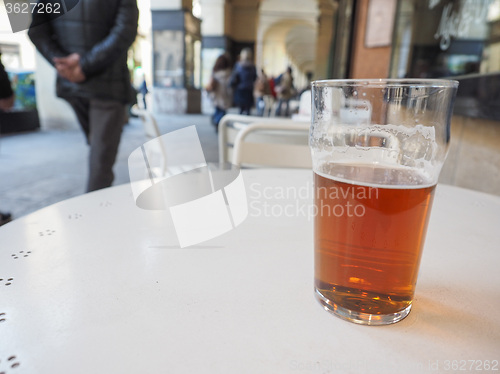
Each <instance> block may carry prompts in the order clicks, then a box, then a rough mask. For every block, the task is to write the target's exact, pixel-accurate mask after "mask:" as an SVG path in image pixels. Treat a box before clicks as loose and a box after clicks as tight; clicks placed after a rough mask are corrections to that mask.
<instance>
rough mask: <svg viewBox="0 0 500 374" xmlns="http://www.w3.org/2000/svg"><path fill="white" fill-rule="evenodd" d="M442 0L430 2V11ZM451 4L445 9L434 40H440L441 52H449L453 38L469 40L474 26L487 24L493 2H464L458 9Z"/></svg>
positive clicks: (482, 0) (463, 0) (465, 0)
mask: <svg viewBox="0 0 500 374" xmlns="http://www.w3.org/2000/svg"><path fill="white" fill-rule="evenodd" d="M439 3H440V0H429V9H432V8H434V7H436V6H437V5H438V4H439ZM453 3H454V2H449V3H448V4H446V5H445V7H444V8H443V13H442V15H441V21H440V23H439V27H438V29H437V32H436V33H435V34H434V38H436V39H439V40H440V41H439V46H440V47H441V50H443V51H444V50H447V49H448V47H449V46H450V43H451V38H452V37H455V38H467V37H468V36H469V32H470V29H471V27H472V26H473V25H474V24H482V23H485V22H486V20H487V16H488V9H489V6H490V5H491V3H492V0H480V1H478V0H462V1H461V2H460V7H459V8H458V9H453Z"/></svg>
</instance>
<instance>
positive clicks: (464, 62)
mask: <svg viewBox="0 0 500 374" xmlns="http://www.w3.org/2000/svg"><path fill="white" fill-rule="evenodd" d="M393 47H394V48H393V51H392V63H391V71H390V75H391V77H398V78H403V77H408V78H440V77H450V76H458V75H467V74H474V73H491V72H499V71H500V0H401V1H399V2H398V10H397V13H396V24H395V31H394V42H393Z"/></svg>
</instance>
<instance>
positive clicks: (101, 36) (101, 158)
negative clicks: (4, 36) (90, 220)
mask: <svg viewBox="0 0 500 374" xmlns="http://www.w3.org/2000/svg"><path fill="white" fill-rule="evenodd" d="M39 1H45V2H46V1H47V0H39ZM52 2H57V1H52ZM138 14H139V12H138V9H137V3H136V0H106V1H102V0H81V1H80V2H79V3H78V5H76V6H75V7H74V8H73V9H72V10H70V11H69V12H68V13H66V14H64V15H62V16H60V17H58V18H54V17H53V15H51V14H48V13H36V12H35V13H34V14H33V21H32V26H31V27H30V30H29V32H28V35H29V37H30V38H31V40H32V42H33V43H34V44H35V46H36V48H37V49H38V51H39V52H40V53H41V54H42V55H43V56H44V57H45V58H46V59H47V61H49V63H51V64H52V65H53V66H54V67H55V68H56V69H57V73H58V77H57V83H56V92H57V95H58V96H59V97H61V98H63V99H65V100H66V101H67V102H68V103H69V104H70V105H71V106H72V107H73V110H74V111H75V113H76V116H77V118H78V121H79V122H80V125H81V128H82V130H83V132H84V134H85V136H86V138H87V143H88V144H89V145H90V154H89V178H88V184H87V191H94V190H97V189H100V188H104V187H109V186H111V183H112V182H113V178H114V175H113V165H114V162H115V159H116V154H117V152H118V146H119V143H120V137H121V132H122V127H123V125H124V124H125V121H126V105H127V103H128V102H129V101H130V98H131V90H132V86H131V84H130V76H129V71H128V67H127V51H128V49H129V47H130V46H131V44H132V43H133V42H134V40H135V37H136V35H137V21H138ZM35 25H36V26H35Z"/></svg>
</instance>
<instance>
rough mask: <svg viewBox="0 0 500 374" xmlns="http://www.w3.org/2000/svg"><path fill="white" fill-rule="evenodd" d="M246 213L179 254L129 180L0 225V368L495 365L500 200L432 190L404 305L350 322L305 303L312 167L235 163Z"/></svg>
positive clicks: (408, 369) (163, 214)
mask: <svg viewBox="0 0 500 374" xmlns="http://www.w3.org/2000/svg"><path fill="white" fill-rule="evenodd" d="M243 178H244V181H245V186H246V192H247V196H248V202H249V215H248V217H247V219H246V220H245V221H244V222H243V223H242V224H241V225H239V226H238V227H236V228H235V229H234V230H232V231H230V232H228V233H226V234H224V235H222V236H219V237H217V238H215V239H212V240H210V241H208V242H205V243H202V244H198V245H195V246H192V247H187V248H182V249H181V248H180V247H179V245H178V241H177V238H176V234H175V231H174V229H173V225H172V219H171V218H170V215H169V213H168V211H147V210H142V209H139V208H138V207H137V206H136V205H135V202H134V199H133V197H132V193H131V189H130V186H129V185H123V186H118V187H113V188H109V189H105V190H101V191H98V192H94V193H90V194H86V195H82V196H80V197H76V198H73V199H70V200H67V201H64V202H61V203H58V204H55V205H53V206H50V207H47V208H44V209H42V210H40V211H38V212H35V213H33V214H30V215H28V216H26V217H23V218H20V219H17V220H15V221H13V222H11V223H9V224H7V225H5V226H3V227H1V228H0V279H1V280H0V373H2V372H4V373H6V374H11V373H14V374H15V373H19V374H21V373H40V374H45V373H47V374H48V373H50V374H54V373H61V374H68V373H71V374H79V373H81V374H92V373H120V374H125V373H148V374H153V373H273V374H275V373H384V374H386V373H396V372H398V373H399V372H405V373H435V372H453V371H455V372H458V371H461V372H464V371H465V372H474V371H479V370H480V369H482V370H481V371H482V372H485V371H499V370H500V366H499V365H500V363H499V361H500V317H499V314H498V311H499V310H500V269H499V265H500V250H499V249H500V225H499V224H500V197H497V196H492V195H487V194H484V193H479V192H474V191H470V190H465V189H461V188H456V187H450V186H446V185H439V186H438V188H437V191H436V196H435V200H434V206H433V211H432V215H431V221H430V224H429V231H428V235H427V240H426V245H425V250H424V254H423V259H422V263H421V267H420V275H419V281H418V285H417V292H416V298H415V301H414V305H413V310H412V311H411V313H410V315H409V316H408V317H407V318H406V319H404V320H403V321H401V322H399V323H397V324H394V325H389V326H383V327H372V326H358V325H355V324H353V323H349V322H346V321H343V320H341V319H339V318H336V317H335V316H333V315H331V314H329V313H327V312H326V311H325V310H323V309H322V307H321V306H320V305H319V303H318V302H317V301H316V300H315V298H314V292H313V240H312V231H313V230H312V219H311V217H309V216H308V212H310V211H309V210H308V209H309V207H310V205H311V203H312V197H311V196H312V195H311V188H312V172H311V171H307V170H268V169H261V170H245V171H244V172H243Z"/></svg>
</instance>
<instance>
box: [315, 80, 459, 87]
mask: <svg viewBox="0 0 500 374" xmlns="http://www.w3.org/2000/svg"><path fill="white" fill-rule="evenodd" d="M458 83H459V82H458V81H457V80H453V79H433V78H380V79H374V78H368V79H323V80H316V81H312V82H311V86H312V87H318V88H320V87H346V86H361V87H402V86H403V87H416V86H417V87H443V88H457V87H458Z"/></svg>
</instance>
